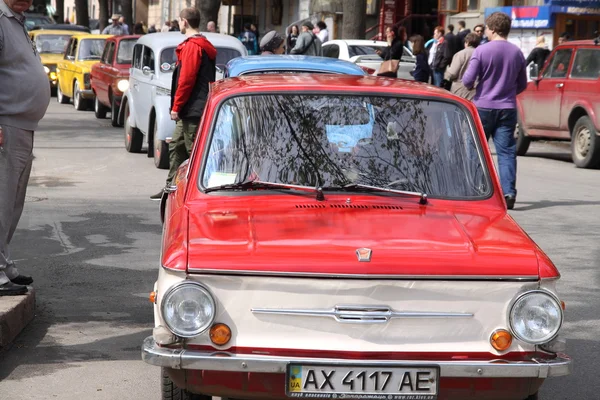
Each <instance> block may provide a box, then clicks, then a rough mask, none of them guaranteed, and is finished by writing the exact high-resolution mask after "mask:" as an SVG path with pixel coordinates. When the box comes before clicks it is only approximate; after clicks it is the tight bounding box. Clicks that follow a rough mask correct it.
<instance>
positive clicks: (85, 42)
mask: <svg viewBox="0 0 600 400" xmlns="http://www.w3.org/2000/svg"><path fill="white" fill-rule="evenodd" d="M105 41H106V39H81V40H80V41H79V54H78V56H77V57H78V58H77V59H78V60H100V59H101V58H102V52H103V51H104V42H105Z"/></svg>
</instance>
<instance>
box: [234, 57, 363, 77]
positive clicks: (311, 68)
mask: <svg viewBox="0 0 600 400" xmlns="http://www.w3.org/2000/svg"><path fill="white" fill-rule="evenodd" d="M253 71H280V72H281V71H290V72H293V71H298V72H318V73H335V74H348V75H366V72H365V71H363V69H362V68H360V67H359V66H358V65H356V64H354V63H351V62H348V61H343V60H338V59H334V58H326V57H315V56H302V55H276V54H273V55H264V56H246V57H237V58H234V59H232V60H231V61H229V62H228V63H227V74H228V76H230V77H235V76H240V75H243V74H245V73H249V72H253Z"/></svg>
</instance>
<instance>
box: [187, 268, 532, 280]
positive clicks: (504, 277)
mask: <svg viewBox="0 0 600 400" xmlns="http://www.w3.org/2000/svg"><path fill="white" fill-rule="evenodd" d="M188 271H189V272H190V273H194V274H208V275H246V276H275V277H286V278H328V279H335V278H343V279H370V280H392V279H393V280H402V281H406V280H427V281H519V282H537V281H539V279H540V278H539V276H538V275H521V276H516V275H401V274H397V275H392V274H381V275H375V274H373V275H371V274H327V273H320V272H280V271H240V270H233V269H203V268H188Z"/></svg>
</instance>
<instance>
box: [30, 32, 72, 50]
mask: <svg viewBox="0 0 600 400" xmlns="http://www.w3.org/2000/svg"><path fill="white" fill-rule="evenodd" d="M69 39H71V35H37V37H36V38H35V47H36V48H37V51H38V53H52V54H62V53H64V52H65V48H66V47H67V43H68V42H69Z"/></svg>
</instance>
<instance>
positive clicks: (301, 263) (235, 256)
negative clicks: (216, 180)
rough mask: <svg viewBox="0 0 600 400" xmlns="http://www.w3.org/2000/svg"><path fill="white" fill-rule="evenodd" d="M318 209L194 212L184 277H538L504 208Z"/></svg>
mask: <svg viewBox="0 0 600 400" xmlns="http://www.w3.org/2000/svg"><path fill="white" fill-rule="evenodd" d="M211 203H212V202H211ZM324 203H325V204H324ZM324 203H315V204H309V205H306V204H298V205H292V207H287V208H282V209H273V208H272V207H271V208H265V209H257V208H255V207H253V208H251V209H250V208H239V209H235V208H232V207H231V206H227V205H226V204H223V205H221V207H222V209H215V208H212V209H211V210H210V211H207V210H206V208H204V207H205V206H206V205H204V206H199V207H198V208H194V207H191V208H190V211H189V231H188V238H189V239H188V271H189V272H198V273H200V272H203V271H205V270H206V269H209V270H221V271H243V272H269V273H277V274H279V273H290V272H293V273H299V274H315V273H316V274H333V275H346V274H351V275H354V274H358V275H406V276H431V275H438V276H469V277H482V278H485V277H498V276H503V277H524V276H527V277H534V276H535V277H537V276H539V268H538V260H537V255H536V254H537V253H536V248H537V247H536V245H535V243H534V242H533V241H532V240H531V239H530V238H529V237H528V236H527V235H526V234H525V233H524V232H523V231H522V230H521V229H520V228H519V227H518V225H517V224H516V223H515V222H514V221H513V220H512V218H510V217H509V216H508V215H507V214H506V212H503V211H501V210H500V211H499V210H494V211H493V212H490V210H489V209H487V210H486V211H479V212H464V211H461V212H458V211H454V212H453V211H448V210H435V208H434V207H432V206H424V207H418V206H415V207H412V208H407V207H405V208H401V207H399V206H389V205H376V204H369V205H362V204H345V203H340V204H326V203H327V202H324ZM200 208H202V209H200ZM362 248H367V249H370V250H371V259H370V261H362V262H360V261H359V259H358V255H357V250H358V249H362Z"/></svg>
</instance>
